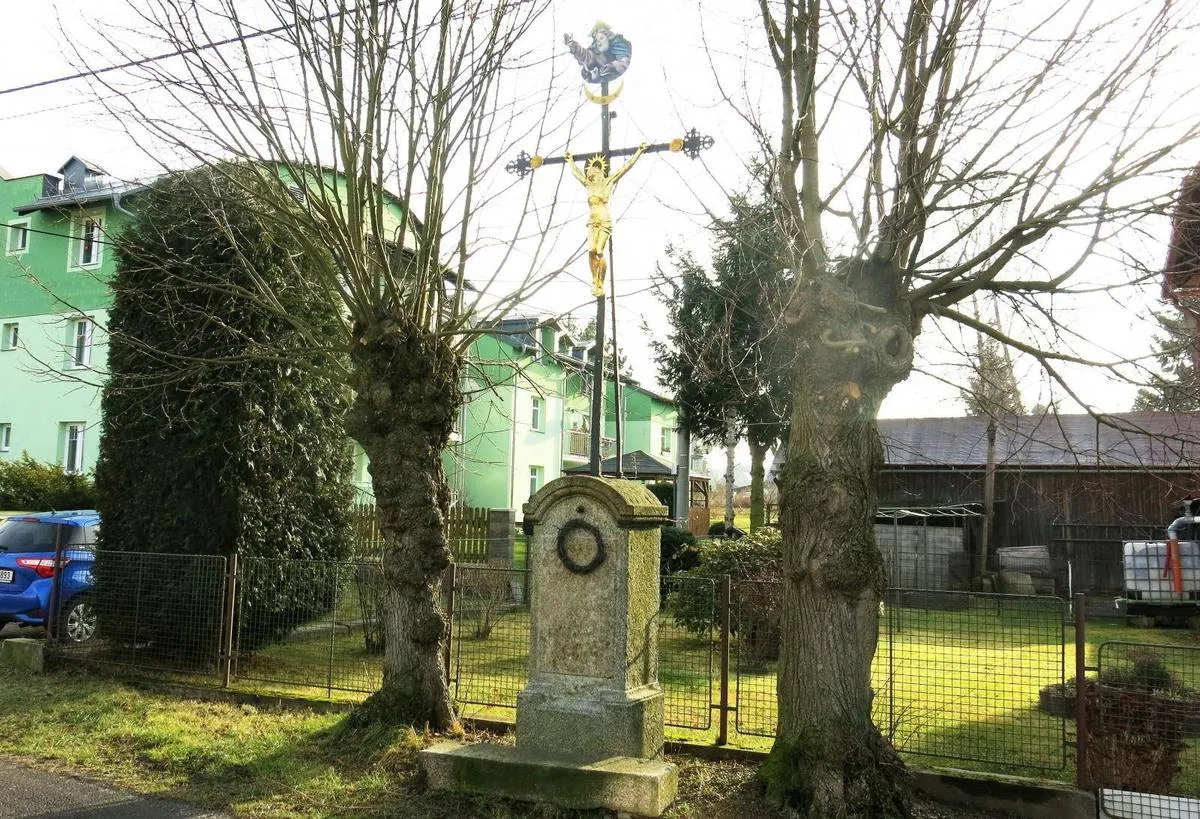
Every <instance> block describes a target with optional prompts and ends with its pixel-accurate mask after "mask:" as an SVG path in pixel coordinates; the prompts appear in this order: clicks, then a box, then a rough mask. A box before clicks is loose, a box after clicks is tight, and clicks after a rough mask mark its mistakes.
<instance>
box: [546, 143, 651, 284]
mask: <svg viewBox="0 0 1200 819" xmlns="http://www.w3.org/2000/svg"><path fill="white" fill-rule="evenodd" d="M647 147H648V146H647V144H646V143H645V142H643V143H642V144H641V145H640V146H638V149H637V151H636V152H635V153H634V155H633V156H631V157H630V158H629V161H628V162H626V163H625V164H624V165H622V166H621V167H620V168H618V169H617V171H616V172H615V173H613V174H612V175H611V176H609V174H608V162H607V161H606V160H605V159H604V157H603V156H602V155H600V154H596V155H595V156H593V157H592V158H591V159H589V160H588V161H587V163H586V164H585V165H584V170H583V171H580V170H579V166H578V165H576V164H575V157H574V156H572V155H571V153H570V152H569V151H568V152H567V153H565V154H563V159H565V160H566V161H567V165H568V166H570V168H571V173H573V174H575V178H576V179H578V180H579V181H580V182H582V183H583V187H584V188H586V189H587V195H588V210H589V214H588V223H587V226H588V262H589V263H590V265H591V268H592V295H593V296H603V295H604V274H605V273H606V272H607V271H608V265H607V264H606V263H605V261H604V251H605V250H606V249H607V247H608V240H609V239H610V238H611V237H612V214H611V213H609V210H608V201H609V200H610V199H611V198H612V195H613V192H614V191H615V190H616V189H617V183H618V182H620V181H621V177H622V176H624V175H625V174H626V173H628V172H629V169H630V168H632V167H633V163H635V162H637V161H638V157H640V156H641V155H642V154H644V153H645V152H646V148H647Z"/></svg>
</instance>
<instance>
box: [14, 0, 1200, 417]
mask: <svg viewBox="0 0 1200 819" xmlns="http://www.w3.org/2000/svg"><path fill="white" fill-rule="evenodd" d="M6 5H7V6H9V7H8V8H6V9H5V25H4V26H3V27H0V88H10V87H13V86H16V85H20V84H24V83H27V82H34V81H37V80H42V79H49V78H53V77H58V76H62V75H64V74H68V73H71V72H72V71H73V70H75V69H76V68H78V67H79V66H78V64H77V63H76V61H75V59H74V58H72V57H71V56H69V54H70V51H69V50H68V49H65V48H64V43H73V44H74V45H76V46H78V48H79V49H81V50H82V51H84V52H86V53H91V54H93V55H97V56H93V57H91V58H90V60H91V61H92V64H93V65H95V64H102V63H103V62H104V60H103V58H102V57H101V56H98V55H103V54H104V53H105V52H106V43H105V41H104V34H103V32H104V30H105V29H106V27H108V26H117V27H119V26H125V25H135V23H136V21H134V20H132V19H131V18H130V16H129V11H128V4H127V2H126V0H86V2H84V0H57V1H56V2H47V1H46V0H40V1H39V2H30V3H9V4H6ZM598 5H599V6H600V7H601V8H602V9H603V14H604V19H605V21H606V22H608V23H609V24H610V25H611V26H612V28H613V29H614V30H616V31H619V32H621V33H623V34H624V35H625V36H626V37H627V38H628V39H629V40H630V41H631V42H632V43H633V61H632V66H631V68H630V71H629V72H628V74H627V75H626V77H625V81H626V85H625V90H624V93H623V95H622V97H621V99H620V100H619V101H618V102H617V103H616V104H615V105H614V110H615V111H616V113H617V119H616V120H615V122H614V129H613V144H614V145H625V144H628V145H636V144H638V143H639V142H642V141H649V142H657V141H665V140H668V139H670V138H671V137H674V136H677V135H681V134H682V131H683V129H684V128H686V127H696V128H697V129H699V130H700V131H701V132H703V133H708V134H711V135H712V136H714V137H715V138H716V140H717V144H716V146H715V147H714V148H713V150H711V151H710V152H708V154H707V155H706V156H705V158H704V160H703V162H692V161H690V160H688V159H686V158H684V157H682V156H680V155H658V156H650V157H646V158H645V159H644V160H643V161H642V163H641V164H640V165H639V167H638V168H637V169H636V170H635V171H634V172H633V173H631V174H630V175H629V176H628V177H626V179H625V180H624V181H623V183H622V187H621V189H620V190H619V191H618V194H617V197H616V200H615V207H614V213H615V214H616V216H617V225H616V232H615V236H614V242H615V251H616V256H615V275H614V278H615V281H616V287H617V294H618V299H619V311H620V312H619V313H618V319H619V322H620V325H621V336H622V339H623V341H624V352H625V354H626V355H627V356H628V358H629V359H630V361H631V364H632V365H633V367H634V370H635V374H636V375H637V376H638V377H639V378H641V379H643V380H644V381H646V382H649V383H651V385H653V382H654V378H655V372H654V364H653V361H652V360H651V358H650V354H649V350H648V345H647V343H646V338H645V337H644V336H643V335H642V334H641V332H640V331H639V329H638V328H639V327H640V325H642V324H643V323H648V324H649V325H650V326H651V327H652V328H656V329H658V330H659V331H660V332H661V331H662V330H663V329H665V328H663V318H662V316H663V313H662V310H661V308H660V307H659V306H658V305H657V303H656V302H655V300H654V299H653V297H652V296H651V295H650V293H649V291H648V287H649V283H650V279H651V276H652V274H653V271H654V269H655V265H656V264H657V263H659V262H660V261H662V260H663V258H664V254H663V249H664V247H665V246H666V245H667V244H668V243H674V244H676V245H680V246H685V247H690V248H692V249H694V250H696V251H697V252H698V253H699V254H700V255H701V256H702V257H703V256H705V255H707V249H708V237H707V235H706V234H705V231H704V227H703V226H704V224H705V223H706V221H707V217H706V216H705V208H706V207H707V208H712V209H714V210H720V209H721V202H722V200H723V197H724V195H725V193H726V192H728V191H731V190H736V189H737V188H738V187H739V186H741V185H744V184H745V175H744V172H743V170H742V169H743V166H744V161H745V159H746V158H747V157H749V156H750V155H751V154H752V152H753V149H754V144H753V141H752V139H751V135H750V133H749V132H748V130H747V129H746V128H745V127H744V125H743V123H742V122H741V121H740V120H739V118H738V117H737V116H736V115H735V113H734V111H733V110H732V109H731V108H730V107H729V106H728V105H726V104H724V103H723V102H722V99H721V93H720V88H719V87H718V86H719V83H718V82H717V81H716V80H715V79H714V76H713V71H712V68H711V67H710V65H711V62H710V58H712V61H715V63H716V65H717V66H718V73H724V72H725V70H726V68H725V67H729V69H728V70H729V76H722V77H721V78H720V79H721V81H722V82H726V83H740V82H741V75H740V72H741V71H742V70H743V68H744V67H745V66H746V64H747V62H749V64H750V65H751V66H752V65H753V63H754V61H755V59H756V58H755V56H754V55H755V54H756V53H757V51H758V50H759V49H760V38H759V33H758V31H757V30H756V29H755V28H754V26H753V25H742V24H740V23H739V21H738V19H737V17H736V15H737V14H743V13H744V14H749V13H753V11H754V6H753V4H748V3H746V4H736V3H735V4H723V3H722V4H717V3H708V4H706V5H707V6H708V7H716V6H719V7H722V9H721V10H719V11H718V10H712V9H710V8H705V10H704V11H703V13H701V12H700V11H699V10H698V9H699V6H698V4H697V3H696V2H694V0H691V1H689V2H683V1H682V0H654V2H647V1H646V0H609V2H605V3H604V4H596V3H594V2H583V1H582V0H561V1H560V2H556V3H555V4H554V9H553V13H552V15H551V17H550V18H549V19H547V20H546V21H545V25H544V26H543V27H542V28H541V30H540V31H539V32H538V33H537V36H540V37H542V38H544V40H545V42H544V44H543V46H542V48H544V50H545V53H546V54H547V56H549V55H551V54H555V53H557V54H559V55H562V54H563V47H562V44H561V39H562V34H563V33H564V32H570V33H572V34H574V35H575V36H576V37H577V38H578V39H580V40H586V36H587V32H588V30H589V29H590V28H591V26H592V24H593V22H594V21H595V9H596V8H597V6H598ZM725 6H745V8H744V9H741V10H738V11H736V12H734V11H729V10H726V9H724V7H725ZM59 18H61V19H62V20H63V21H65V28H66V31H65V32H64V31H62V30H60V25H59V22H58V19H59ZM89 21H99V24H93V23H92V22H89ZM705 42H708V43H710V44H712V45H711V51H706V49H705V47H704V43H705ZM162 50H166V47H164V48H163V49H162ZM544 70H545V71H546V72H547V77H546V81H547V82H551V81H552V79H554V78H552V76H551V72H552V68H551V66H549V65H548V64H547V66H546V67H545V69H544ZM553 70H554V71H557V78H556V81H557V82H558V83H559V84H560V85H561V87H563V88H564V89H566V90H567V91H570V84H571V83H572V82H574V80H573V79H572V74H573V73H574V69H573V68H572V67H571V65H570V64H569V63H567V62H565V61H562V60H560V61H559V62H558V63H557V66H556V67H554V69H553ZM527 76H532V75H527ZM525 81H532V80H528V79H527V80H525ZM576 85H581V83H576ZM771 91H772V89H771V85H770V77H769V75H766V74H759V75H754V74H753V72H752V73H751V79H750V88H749V96H750V98H751V99H757V100H759V101H761V102H762V104H763V105H770V104H771V102H770V100H771ZM93 94H94V92H93V91H92V90H91V89H90V87H89V85H88V84H87V83H84V82H76V83H68V84H60V85H54V86H50V87H46V88H41V89H37V90H33V91H26V92H21V93H13V94H3V95H0V167H2V168H4V169H5V170H7V171H8V172H9V173H10V174H12V175H25V174H30V173H36V172H43V171H54V170H56V169H57V168H58V167H59V166H60V165H61V164H62V162H63V161H64V160H66V159H67V158H68V157H69V156H71V155H80V156H83V157H86V158H88V159H90V160H92V161H93V162H96V163H98V164H100V165H101V166H103V167H105V168H106V169H107V170H108V171H109V172H111V173H113V174H114V175H117V176H121V177H124V178H136V177H141V176H145V175H146V174H149V173H154V172H156V171H157V170H158V168H157V167H156V163H155V161H154V158H153V157H148V156H146V154H145V153H144V152H143V151H140V150H139V149H138V147H137V144H136V143H137V141H138V140H137V135H136V133H135V134H130V133H128V132H127V131H126V129H125V128H124V127H121V124H120V123H115V122H112V121H111V119H110V118H109V117H106V116H105V115H103V113H102V112H101V110H100V109H99V108H98V107H97V106H96V105H95V104H94V99H93ZM570 94H571V96H569V97H568V98H567V99H566V101H565V102H564V103H562V104H565V105H567V106H576V107H577V111H578V115H577V117H576V118H575V120H574V123H573V127H574V128H575V130H576V132H577V133H578V136H577V137H576V138H575V139H573V140H572V144H573V145H578V146H579V147H582V148H584V149H586V148H589V147H592V146H594V145H595V144H596V143H598V138H599V137H598V134H599V131H598V128H599V125H598V114H599V108H598V106H595V105H593V104H591V103H588V102H586V101H585V100H584V99H583V97H582V94H581V93H577V92H575V91H570ZM529 150H530V152H533V151H534V150H535V146H530V148H529ZM1198 158H1200V157H1198ZM548 171H549V169H547V170H546V171H542V172H541V174H542V175H541V176H539V175H537V174H535V181H534V187H533V189H532V197H533V198H534V199H535V200H536V199H537V198H538V197H539V196H541V197H545V198H547V199H551V198H554V197H555V195H556V192H557V196H558V197H559V201H560V203H561V205H562V209H563V210H562V216H563V218H565V219H568V220H572V219H573V220H575V222H577V225H576V227H575V229H574V232H572V230H571V229H569V228H568V229H566V230H564V231H563V233H562V241H563V242H567V243H574V244H578V245H582V242H583V238H584V234H585V228H584V221H585V219H586V205H585V203H584V202H583V197H582V190H581V189H579V188H578V187H577V186H576V185H575V184H574V182H573V180H567V181H565V182H563V183H562V185H561V187H559V186H558V184H557V179H556V178H555V177H551V176H550V174H549V173H548ZM547 177H550V178H547ZM510 204H511V203H510ZM569 224H570V222H569ZM1166 238H1167V225H1166V223H1165V221H1164V222H1162V223H1161V224H1159V225H1157V226H1153V225H1152V226H1151V227H1150V229H1149V232H1148V234H1147V235H1146V236H1145V237H1144V241H1145V243H1146V248H1147V249H1146V250H1145V253H1146V254H1147V256H1153V255H1154V253H1155V252H1157V251H1156V248H1155V243H1156V242H1165V240H1166ZM1161 255H1164V256H1165V249H1163V250H1162V254H1161ZM1151 261H1153V260H1151ZM1105 264H1106V263H1105V262H1103V261H1102V260H1098V261H1097V267H1096V269H1097V271H1100V270H1101V269H1102V268H1104V267H1105ZM577 267H578V269H577V270H573V271H572V272H571V274H570V275H569V276H567V277H564V279H563V280H562V281H561V282H560V283H559V284H557V285H555V286H554V287H552V288H549V289H547V290H546V291H544V292H543V293H542V294H541V295H539V297H538V298H537V299H535V300H534V301H533V302H532V303H531V304H530V306H529V308H528V309H527V311H526V312H546V313H560V312H563V311H568V310H569V311H572V312H573V315H574V316H575V318H577V319H578V320H579V321H580V322H581V323H582V322H585V321H586V320H587V318H588V316H589V315H590V313H591V311H592V306H591V300H590V297H589V294H588V284H587V283H586V280H587V278H588V273H587V263H586V259H582V258H581V259H580V260H579V261H578V263H577ZM1111 272H1112V271H1111V270H1110V271H1109V273H1110V274H1111ZM1152 303H1153V294H1152V293H1151V294H1150V295H1146V294H1141V295H1135V296H1132V297H1128V296H1127V297H1123V300H1122V302H1121V303H1119V304H1104V303H1103V301H1098V302H1096V306H1095V307H1094V308H1091V309H1088V310H1086V311H1085V312H1084V313H1083V314H1081V315H1080V316H1079V318H1078V320H1079V322H1080V323H1081V326H1089V325H1090V326H1091V327H1092V328H1093V329H1092V330H1089V331H1085V332H1095V333H1096V334H1098V335H1103V336H1104V337H1105V338H1106V339H1107V340H1113V339H1119V340H1120V343H1121V344H1122V345H1123V346H1124V347H1125V348H1127V349H1135V348H1137V349H1141V350H1143V351H1144V350H1145V349H1147V348H1148V339H1149V334H1150V328H1149V327H1148V326H1147V325H1146V324H1145V322H1144V321H1143V320H1142V319H1143V317H1144V312H1145V309H1146V307H1147V306H1148V305H1150V304H1152ZM948 342H949V343H948ZM972 343H973V342H972V340H971V339H965V338H963V337H961V336H959V335H955V336H954V337H953V338H951V339H949V340H947V339H945V338H944V337H943V336H942V335H941V332H940V330H939V329H938V328H936V327H932V326H930V325H927V327H926V333H925V335H924V336H923V338H922V343H921V345H920V347H919V349H920V350H921V351H922V352H923V354H924V356H925V358H926V360H927V361H932V362H934V363H935V364H939V366H933V367H931V368H930V369H931V371H932V373H933V377H929V376H922V375H916V376H914V377H913V378H912V379H910V382H909V383H906V384H903V385H901V386H900V387H898V388H897V389H896V390H895V391H894V392H893V394H892V395H891V396H890V397H889V399H888V400H887V402H886V403H885V405H884V409H883V414H884V415H885V416H890V417H904V416H914V415H924V416H929V415H954V414H961V412H962V404H961V403H960V401H959V400H958V394H957V388H956V386H955V385H956V384H957V383H961V381H962V379H963V376H964V373H963V371H962V369H961V367H958V366H955V365H956V363H957V364H961V359H960V358H958V357H957V355H956V354H955V353H953V352H952V351H951V347H952V346H963V345H967V346H969V345H970V344H972ZM1018 370H1019V375H1020V376H1021V377H1022V379H1023V383H1022V386H1023V388H1024V391H1025V397H1026V402H1027V403H1028V404H1032V403H1034V402H1035V401H1039V400H1042V401H1044V400H1045V398H1046V396H1045V394H1041V395H1039V394H1038V390H1039V383H1038V379H1037V374H1036V372H1034V369H1033V368H1032V367H1031V366H1029V365H1028V364H1024V363H1021V362H1018ZM947 382H949V383H947ZM1081 383H1082V384H1083V392H1084V394H1085V396H1086V398H1087V400H1088V401H1089V402H1091V403H1092V404H1093V405H1094V406H1095V407H1096V408H1098V409H1100V410H1105V411H1120V410H1125V409H1128V407H1129V405H1130V403H1131V401H1132V398H1133V394H1134V392H1135V388H1133V387H1131V386H1129V385H1122V384H1117V383H1112V382H1108V381H1105V380H1104V379H1103V378H1100V377H1092V378H1088V379H1085V380H1084V381H1083V382H1081Z"/></svg>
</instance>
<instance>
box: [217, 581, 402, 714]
mask: <svg viewBox="0 0 1200 819" xmlns="http://www.w3.org/2000/svg"><path fill="white" fill-rule="evenodd" d="M378 574H379V566H378V564H377V563H362V562H358V563H356V562H325V561H304V560H268V559H244V560H242V561H240V562H239V566H238V577H237V589H238V594H237V607H236V609H235V614H234V616H235V620H234V634H235V638H234V657H233V668H232V676H233V678H234V679H237V680H255V681H259V682H269V683H279V684H284V685H292V686H298V687H302V688H317V689H325V690H326V691H327V692H332V691H358V692H363V693H370V692H372V691H375V690H376V689H378V687H379V685H380V682H381V680H382V672H381V670H380V655H381V654H382V651H383V647H384V646H383V640H382V629H380V628H379V623H378V615H377V612H378V608H379V600H378V595H376V594H374V593H373V592H374V591H375V590H376V589H377V588H378V587H379V583H378V580H377V578H378Z"/></svg>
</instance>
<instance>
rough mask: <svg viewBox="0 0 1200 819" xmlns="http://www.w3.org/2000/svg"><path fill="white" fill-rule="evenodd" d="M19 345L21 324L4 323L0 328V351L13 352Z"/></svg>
mask: <svg viewBox="0 0 1200 819" xmlns="http://www.w3.org/2000/svg"><path fill="white" fill-rule="evenodd" d="M20 343H21V323H20V322H19V321H6V322H4V324H3V326H0V350H15V349H17V345H18V344H20Z"/></svg>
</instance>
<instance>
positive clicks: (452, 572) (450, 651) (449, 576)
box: [442, 563, 458, 690]
mask: <svg viewBox="0 0 1200 819" xmlns="http://www.w3.org/2000/svg"><path fill="white" fill-rule="evenodd" d="M447 580H448V581H449V586H450V592H449V594H447V595H446V656H445V658H444V660H443V662H444V663H445V670H446V688H447V690H448V689H449V688H450V684H451V678H450V666H451V657H453V656H454V595H455V594H456V592H457V591H458V564H457V563H451V564H450V568H448V569H446V574H445V576H444V578H443V581H442V582H446V581H447Z"/></svg>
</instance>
